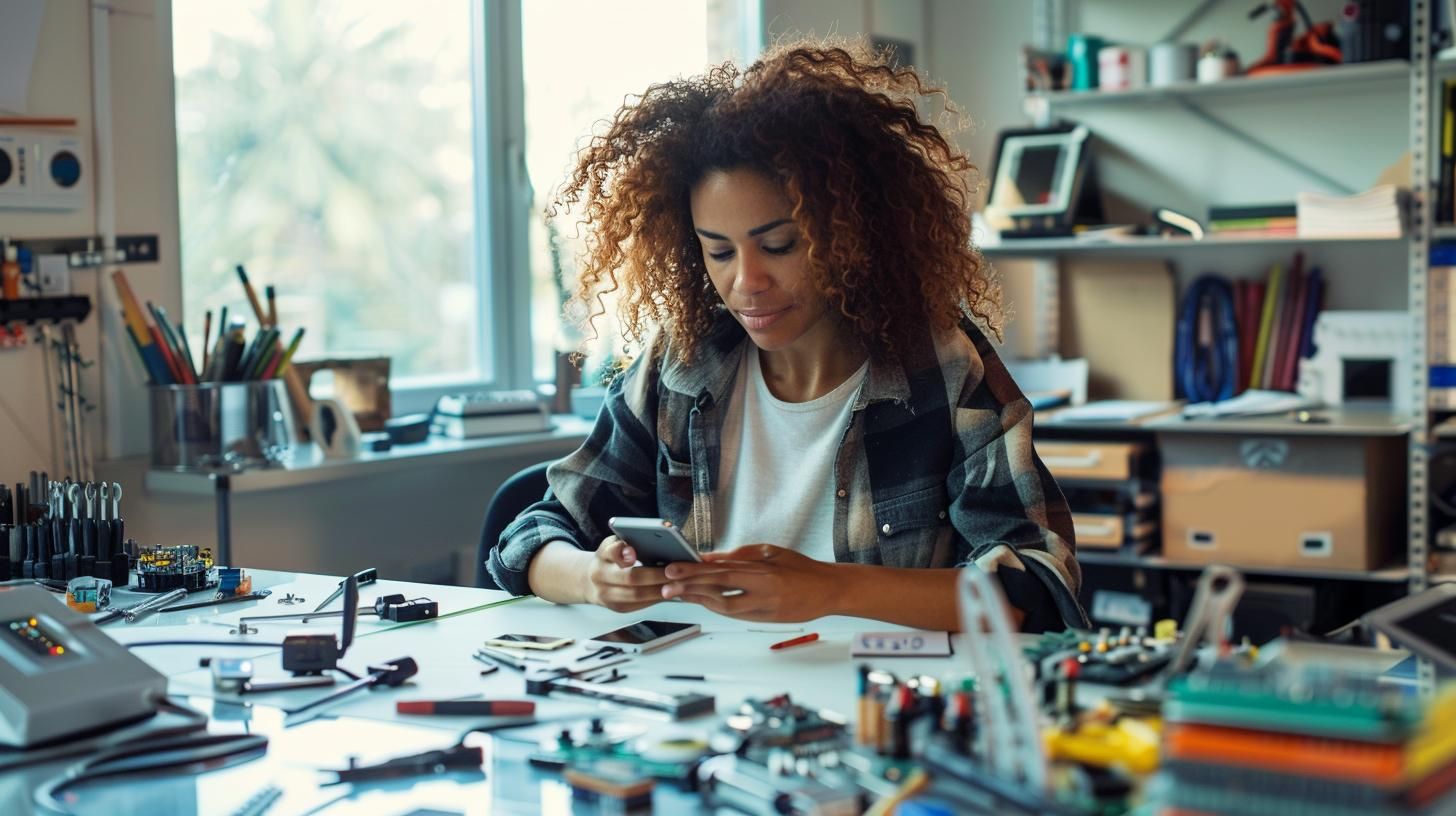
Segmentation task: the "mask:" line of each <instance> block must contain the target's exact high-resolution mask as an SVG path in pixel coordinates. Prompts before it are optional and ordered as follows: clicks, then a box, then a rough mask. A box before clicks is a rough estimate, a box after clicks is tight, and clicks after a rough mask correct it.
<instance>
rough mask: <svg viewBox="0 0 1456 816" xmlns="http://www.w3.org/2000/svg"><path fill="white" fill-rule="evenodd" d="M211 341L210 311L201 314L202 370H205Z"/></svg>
mask: <svg viewBox="0 0 1456 816" xmlns="http://www.w3.org/2000/svg"><path fill="white" fill-rule="evenodd" d="M211 339H212V310H211V309H208V310H207V311H205V312H203V313H202V370H203V371H206V370H207V360H208V357H207V351H208V347H209V346H210V345H211V344H210V342H209V341H211Z"/></svg>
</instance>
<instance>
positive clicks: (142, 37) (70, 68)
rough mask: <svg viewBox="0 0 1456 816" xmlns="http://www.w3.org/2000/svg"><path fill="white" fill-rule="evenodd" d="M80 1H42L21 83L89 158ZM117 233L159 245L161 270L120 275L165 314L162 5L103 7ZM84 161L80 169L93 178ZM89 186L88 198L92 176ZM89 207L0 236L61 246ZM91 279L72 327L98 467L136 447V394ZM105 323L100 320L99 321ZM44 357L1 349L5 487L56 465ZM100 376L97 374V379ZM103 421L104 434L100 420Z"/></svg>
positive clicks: (171, 184)
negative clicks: (80, 317) (86, 365)
mask: <svg viewBox="0 0 1456 816" xmlns="http://www.w3.org/2000/svg"><path fill="white" fill-rule="evenodd" d="M90 5H91V4H90V3H89V2H86V0H49V2H47V3H46V4H45V16H44V20H43V23H42V29H41V37H40V40H41V41H40V48H39V50H38V52H37V55H36V61H35V65H34V72H33V74H32V77H31V85H30V97H29V104H30V109H29V110H28V111H26V113H27V114H28V115H32V116H53V117H69V118H74V119H76V120H77V128H76V131H75V133H76V134H77V135H79V136H81V137H82V138H83V139H84V140H85V141H86V143H87V144H88V145H91V147H92V152H93V153H94V152H95V151H94V148H95V140H94V138H93V135H92V95H91V61H90V55H91V50H92V49H91V12H90ZM110 5H111V6H112V8H113V9H114V13H112V14H111V15H109V18H110V22H109V33H110V39H111V53H112V61H111V72H110V75H109V78H110V82H109V84H108V87H109V89H110V92H111V94H112V99H113V115H112V124H113V129H114V140H113V145H114V151H115V153H114V155H115V160H116V167H115V179H116V185H117V190H118V191H119V194H118V198H117V204H118V206H117V217H116V226H117V230H118V232H120V233H123V234H126V233H150V234H156V235H159V236H160V238H161V253H160V258H161V260H160V263H156V264H136V265H129V266H127V267H126V271H127V276H128V278H129V279H130V280H131V283H132V285H133V287H134V288H135V289H136V291H137V295H138V297H140V298H143V299H150V300H153V301H156V302H157V303H158V304H159V305H161V306H163V307H164V308H167V309H168V310H172V311H174V312H175V311H177V310H178V309H179V308H180V304H181V286H180V277H179V276H180V272H179V267H178V264H177V201H176V166H175V156H176V147H175V144H174V137H173V128H172V105H171V98H172V97H171V88H172V86H171V79H170V76H171V38H170V34H169V32H168V30H167V27H168V22H167V17H166V14H167V8H168V6H167V3H166V2H162V0H124V1H122V2H113V3H111V4H110ZM95 167H96V165H95V161H94V159H93V161H92V164H91V169H93V170H94V169H95ZM92 181H93V185H92V189H93V190H94V189H95V184H94V176H93V179H92ZM96 231H97V224H96V210H95V207H94V205H93V204H91V203H88V204H87V205H86V206H85V207H83V208H81V209H79V210H76V211H74V212H64V213H34V212H19V211H13V210H0V236H9V237H14V238H22V239H25V238H30V239H35V238H58V237H64V238H71V237H86V236H94V235H96ZM100 281H101V275H100V274H99V273H98V272H97V271H82V272H79V273H77V274H75V275H74V277H73V284H74V288H75V290H76V291H77V292H80V293H85V294H89V295H91V296H92V298H93V301H96V300H97V298H98V295H99V296H100V300H99V305H97V306H94V307H93V312H92V317H90V318H88V319H87V320H86V322H85V323H84V324H82V325H81V326H80V328H79V331H78V334H79V336H80V340H81V344H82V354H83V357H85V358H87V359H88V360H94V361H97V362H98V365H96V366H95V367H93V368H90V369H88V370H87V372H86V375H85V376H86V380H85V389H84V390H85V393H86V394H87V396H88V397H89V398H91V399H92V400H93V401H95V402H97V403H98V404H100V405H102V406H104V407H103V408H102V409H100V410H97V411H96V412H94V413H93V414H92V415H91V416H90V422H89V426H90V433H91V439H92V440H93V449H94V450H96V451H97V452H98V453H97V458H101V457H102V456H105V455H106V453H107V451H108V450H109V451H110V453H111V454H113V455H117V454H126V453H141V452H143V451H145V450H146V447H147V438H146V424H145V422H146V420H145V410H146V406H145V396H146V395H145V392H144V390H143V388H142V387H141V381H140V380H139V379H137V378H136V376H135V372H134V371H133V370H132V364H131V362H130V358H129V357H126V356H125V355H128V354H130V353H131V352H130V351H129V350H128V349H127V348H125V347H124V346H122V345H120V344H119V343H116V342H114V335H108V337H107V339H106V340H102V339H101V333H102V326H103V321H102V320H100V319H98V316H99V315H100V314H101V313H102V312H105V311H107V310H109V309H114V308H115V307H114V304H115V300H114V296H113V294H112V291H113V290H112V287H111V285H110V282H109V281H107V282H106V285H105V286H101V285H100ZM114 322H115V321H114V320H111V319H110V318H109V317H108V318H107V319H106V320H105V321H104V323H105V324H113V323H114ZM44 362H45V357H44V356H43V354H42V351H41V348H40V346H39V344H36V345H32V346H31V347H30V348H28V349H25V350H16V351H0V382H4V383H8V384H11V387H8V388H4V389H0V479H14V478H16V476H18V475H19V474H21V473H23V472H25V471H29V470H31V469H46V470H51V471H54V470H56V468H55V466H54V464H53V463H54V462H55V461H56V460H58V459H59V458H60V457H59V455H58V454H57V452H55V451H53V450H52V446H51V444H50V439H49V437H50V434H49V431H48V422H47V420H48V414H49V413H50V404H51V399H50V398H49V397H48V395H46V394H45V393H44V391H45V389H44V386H43V383H44V368H43V365H44ZM103 372H106V376H105V378H104V382H103ZM105 419H109V420H110V424H111V429H110V433H109V434H108V433H107V424H108V423H107V422H104V421H103V420H105Z"/></svg>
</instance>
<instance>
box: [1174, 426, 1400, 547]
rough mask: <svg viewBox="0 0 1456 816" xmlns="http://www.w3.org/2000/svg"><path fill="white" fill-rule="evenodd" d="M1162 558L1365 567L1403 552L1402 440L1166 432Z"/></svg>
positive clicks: (1388, 438)
mask: <svg viewBox="0 0 1456 816" xmlns="http://www.w3.org/2000/svg"><path fill="white" fill-rule="evenodd" d="M1158 445H1159V449H1160V451H1161V453H1162V457H1163V476H1162V493H1163V555H1164V556H1165V557H1166V558H1167V559H1168V560H1169V561H1172V562H1176V563H1185V564H1211V563H1219V564H1228V565H1230V566H1235V567H1238V566H1246V567H1302V568H1311V569H1332V570H1369V569H1376V568H1380V567H1385V566H1388V565H1389V564H1390V562H1391V561H1392V560H1393V559H1394V558H1395V557H1396V556H1395V554H1396V553H1398V552H1403V551H1404V549H1405V530H1406V527H1405V504H1406V499H1405V495H1406V493H1405V485H1406V479H1405V461H1406V440H1405V438H1404V437H1400V436H1395V437H1358V436H1317V435H1283V436H1281V435H1272V434H1271V435H1259V434H1254V435H1250V434H1225V433H1210V434H1203V433H1163V434H1159V435H1158Z"/></svg>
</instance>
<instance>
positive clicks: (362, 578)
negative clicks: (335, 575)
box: [313, 567, 379, 612]
mask: <svg viewBox="0 0 1456 816" xmlns="http://www.w3.org/2000/svg"><path fill="white" fill-rule="evenodd" d="M347 580H348V579H347V578H346V579H344V581H340V582H339V585H338V587H336V588H335V589H334V591H333V592H331V593H329V597H327V598H324V602H323V603H321V604H319V605H318V606H316V607H314V610H313V611H315V612H322V611H323V610H324V607H326V606H328V605H329V604H331V603H333V602H334V601H336V600H338V599H339V596H340V595H343V594H344V583H345V581H347ZM378 580H379V570H377V569H375V568H374V567H370V568H368V569H362V570H359V571H358V572H356V573H354V582H355V585H356V586H364V585H366V584H372V583H374V582H375V581H378Z"/></svg>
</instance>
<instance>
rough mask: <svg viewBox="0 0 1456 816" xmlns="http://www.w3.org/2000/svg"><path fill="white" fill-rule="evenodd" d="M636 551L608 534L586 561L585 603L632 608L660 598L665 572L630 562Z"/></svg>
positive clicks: (612, 607)
mask: <svg viewBox="0 0 1456 816" xmlns="http://www.w3.org/2000/svg"><path fill="white" fill-rule="evenodd" d="M636 563H637V552H636V551H635V550H633V549H632V546H631V545H630V544H628V543H627V542H625V541H623V540H622V539H620V538H617V537H616V536H607V538H606V539H604V540H603V541H602V546H600V547H598V548H597V551H596V553H595V557H594V558H592V560H591V561H590V562H589V564H588V566H587V571H586V582H585V586H584V588H583V593H584V595H585V596H586V600H587V602H588V603H594V604H596V605H597V606H604V607H606V608H607V609H610V610H612V611H613V612H635V611H637V610H638V609H645V608H646V607H649V606H652V605H653V604H655V603H661V602H662V586H663V584H666V583H667V573H666V571H665V570H664V569H662V568H659V567H639V566H633V564H636Z"/></svg>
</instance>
